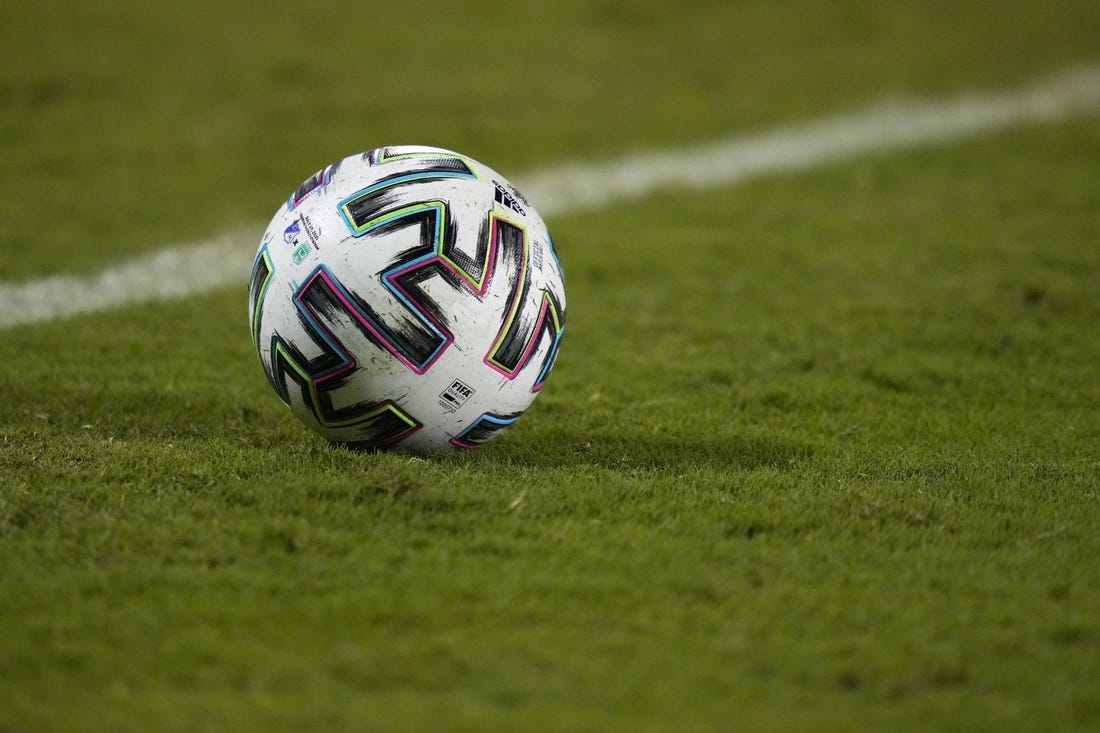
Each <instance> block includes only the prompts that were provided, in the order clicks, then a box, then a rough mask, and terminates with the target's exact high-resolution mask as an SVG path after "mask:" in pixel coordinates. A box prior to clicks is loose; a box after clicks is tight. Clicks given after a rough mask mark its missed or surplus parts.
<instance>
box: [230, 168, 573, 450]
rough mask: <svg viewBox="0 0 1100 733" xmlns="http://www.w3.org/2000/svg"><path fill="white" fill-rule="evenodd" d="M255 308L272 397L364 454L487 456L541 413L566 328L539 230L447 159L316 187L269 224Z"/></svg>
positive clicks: (558, 280) (479, 175)
mask: <svg viewBox="0 0 1100 733" xmlns="http://www.w3.org/2000/svg"><path fill="white" fill-rule="evenodd" d="M249 295H250V297H249V318H250V321H251V326H252V341H253V343H254V344H255V346H256V349H257V351H258V352H259V355H260V361H261V362H262V364H263V368H264V371H265V372H266V373H267V378H268V380H269V381H270V382H271V386H272V387H274V389H275V393H276V394H277V395H278V396H279V398H280V399H281V400H282V401H283V402H284V403H285V404H286V405H287V406H288V407H290V409H291V410H292V411H293V413H294V414H295V415H296V416H297V417H298V418H299V419H300V420H301V421H302V422H303V423H305V424H306V425H307V426H308V427H309V428H311V429H312V430H314V431H316V432H317V433H319V434H321V435H322V436H324V437H325V438H327V439H328V440H330V441H332V442H334V443H340V444H347V445H349V446H353V447H359V448H365V449H388V448H398V449H400V450H406V451H410V452H414V453H431V452H438V451H443V450H450V449H453V448H473V447H476V446H479V445H481V444H482V443H485V442H486V441H488V440H489V439H491V438H493V437H494V436H496V435H497V434H499V433H500V431H502V430H503V429H504V428H506V427H508V426H509V425H511V424H512V423H514V422H515V421H516V419H517V418H519V416H520V415H521V414H522V413H523V411H524V410H526V409H527V407H528V406H529V405H530V404H531V402H532V400H534V398H535V396H536V395H537V394H538V392H539V390H540V389H541V388H542V386H543V383H544V382H545V381H546V377H547V375H549V373H550V369H551V367H553V365H554V360H555V358H556V357H557V354H558V346H559V344H560V343H561V336H562V331H563V329H564V327H565V283H564V280H563V278H562V269H561V264H560V262H559V261H558V257H557V255H556V253H555V252H554V245H553V242H552V241H551V239H550V233H549V232H548V231H547V230H546V225H545V224H544V223H543V221H542V218H541V217H539V215H538V213H537V212H536V211H535V210H534V208H533V207H532V206H531V204H530V203H528V201H527V200H526V199H525V198H524V197H523V195H522V194H520V192H519V191H518V190H516V188H515V187H514V186H512V185H511V184H510V183H508V181H506V180H505V179H504V178H503V177H502V176H500V175H499V174H498V173H496V172H495V171H493V170H492V169H491V168H488V167H487V166H484V165H482V164H481V163H478V162H477V161H475V160H472V159H470V158H468V157H466V156H464V155H459V154H458V153H455V152H451V151H449V150H443V149H441V148H430V147H421V146H393V147H385V148H376V149H374V150H371V151H368V152H366V153H362V154H361V155H353V156H350V157H347V158H344V159H343V160H340V161H337V162H336V163H333V164H332V165H329V166H327V167H325V168H323V169H322V170H320V171H318V172H317V173H316V174H314V175H313V176H311V177H310V178H309V179H308V180H306V181H305V182H304V183H303V184H302V185H301V186H300V187H299V188H298V190H297V191H296V192H295V193H294V194H293V195H292V196H291V197H290V199H289V200H288V201H287V202H286V203H285V204H283V206H282V207H281V208H280V209H279V211H278V212H277V213H276V214H275V217H274V218H273V219H272V220H271V224H269V225H268V227H267V231H266V232H265V233H264V236H263V240H262V241H261V242H260V247H259V250H258V252H257V253H256V261H255V265H254V266H253V268H252V277H251V282H250V286H249Z"/></svg>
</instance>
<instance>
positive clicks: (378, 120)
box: [0, 0, 1100, 280]
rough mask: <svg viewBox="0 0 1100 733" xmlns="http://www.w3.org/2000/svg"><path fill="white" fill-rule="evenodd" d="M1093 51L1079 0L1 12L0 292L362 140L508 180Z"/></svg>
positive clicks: (254, 199) (247, 204) (65, 7)
mask: <svg viewBox="0 0 1100 733" xmlns="http://www.w3.org/2000/svg"><path fill="white" fill-rule="evenodd" d="M1098 37H1100V10H1098V8H1097V4H1096V3H1095V2H1091V1H1089V0H1060V2H1058V3H1054V4H1037V3H1034V2H1027V1H1026V0H1013V1H1011V2H1001V3H997V4H996V6H990V5H989V4H986V3H978V2H963V3H959V2H945V1H943V2H922V3H903V2H887V3H881V2H872V1H869V0H868V1H859V0H849V1H847V2H843V3H819V2H813V1H811V0H803V1H790V2H778V3H775V2H737V3H731V2H723V1H718V2H704V1H699V0H692V1H691V2H685V3H666V2H658V1H654V0H643V1H640V2H631V3H625V2H606V1H601V2H590V1H588V0H565V1H563V2H556V3H547V4H542V3H527V2H518V3H496V2H480V1H476V0H473V1H467V2H457V3H432V2H415V1H414V2H402V3H381V2H332V3H316V4H310V5H305V4H302V3H293V2H270V3H258V2H244V3H226V2H214V1H213V0H199V1H198V2H193V3H188V4H187V5H186V6H183V5H172V4H168V3H159V2H154V3H147V2H112V3H109V4H101V3H82V2H50V3H38V2H28V1H26V0H10V1H9V2H5V3H4V4H3V7H0V150H2V151H3V155H2V156H0V180H3V181H5V189H6V190H7V192H8V193H7V195H5V196H4V197H3V200H0V218H2V220H3V222H4V226H3V227H2V228H0V278H2V279H5V280H18V279H23V278H27V277H31V276H36V275H42V274H45V273H48V272H56V271H70V270H86V269H89V268H94V267H96V266H99V265H102V264H103V263H105V262H110V261H114V260H117V259H118V258H119V257H121V256H123V255H124V254H126V253H130V252H134V251H139V250H149V249H155V248H157V247H161V246H163V245H165V244H167V243H171V242H178V241H181V240H183V241H186V240H191V239H195V238H201V237H207V236H211V235H214V234H216V233H218V232H220V231H222V230H224V229H226V228H228V227H232V226H237V225H240V224H248V225H252V224H256V223H263V222H266V221H267V219H268V218H269V217H270V215H271V213H272V212H273V211H274V209H275V208H276V207H277V205H278V203H279V202H280V201H281V200H282V198H284V197H285V196H286V195H287V192H288V191H289V190H291V189H292V188H293V187H294V186H296V185H297V184H298V182H300V181H301V180H302V179H304V178H305V177H306V176H308V175H309V174H311V173H312V172H313V171H314V170H316V169H317V168H319V167H321V166H322V165H324V164H325V163H327V162H330V161H332V160H335V159H337V158H340V157H342V156H344V155H347V154H350V153H352V152H355V151H359V150H364V149H368V148H371V147H375V146H378V145H383V144H390V143H400V142H415V143H423V144H433V145H440V146H443V147H451V148H454V149H458V150H461V151H462V152H465V153H467V154H469V155H472V156H473V157H475V158H477V159H480V160H484V161H486V162H487V163H488V164H489V165H491V166H493V167H495V168H497V169H498V170H500V171H502V172H503V173H504V174H505V175H507V176H509V177H511V178H516V177H518V176H519V175H520V174H522V173H523V172H524V171H527V170H530V169H532V168H536V167H538V166H540V165H543V164H547V163H551V162H558V161H562V160H572V159H589V158H592V157H602V156H609V155H613V154H616V153H619V152H624V151H632V150H635V149H638V148H647V147H663V146H668V145H673V144H676V143H687V142H697V141H700V140H703V139H707V138H711V137H715V136H718V135H723V134H728V133H731V132H734V131H738V130H751V129H757V128H761V127H764V126H767V125H769V124H772V123H775V122H778V121H789V120H799V119H804V118H810V117H815V116H818V115H821V114H824V113H827V112H830V111H836V110H840V109H848V108H850V107H851V106H853V105H860V104H865V103H869V102H873V101H876V100H878V99H880V98H881V97H883V96H884V95H890V94H900V93H904V94H943V93H946V92H950V91H954V90H960V89H969V88H972V87H975V86H981V87H996V86H1002V85H1012V84H1016V83H1019V82H1021V81H1025V80H1027V79H1030V78H1032V77H1034V76H1036V75H1040V74H1042V73H1043V72H1045V71H1048V70H1051V69H1055V68H1059V67H1062V66H1065V65H1067V64H1072V63H1075V62H1080V61H1082V60H1088V59H1089V58H1090V57H1091V56H1094V55H1095V54H1096V53H1097V41H1096V39H1097V38H1098ZM536 203H537V202H536Z"/></svg>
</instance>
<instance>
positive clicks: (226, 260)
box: [0, 66, 1100, 329]
mask: <svg viewBox="0 0 1100 733" xmlns="http://www.w3.org/2000/svg"><path fill="white" fill-rule="evenodd" d="M1097 111H1100V66H1089V67H1083V68H1078V69H1071V70H1067V71H1063V72H1060V73H1058V74H1056V75H1054V76H1051V77H1048V78H1046V79H1043V80H1040V81H1038V82H1036V83H1035V84H1031V85H1028V86H1026V87H1021V88H1017V89H1014V90H1010V91H1004V92H987V93H971V94H966V95H962V96H958V97H954V98H949V99H944V100H923V101H922V100H899V101H895V102H892V103H888V104H882V105H878V106H876V107H872V108H870V109H867V110H864V111H860V112H855V113H851V114H846V115H838V116H834V117H827V118H824V119H821V120H818V121H816V122H809V123H806V124H801V125H791V126H786V127H781V128H778V129H775V130H772V131H768V132H764V133H761V134H757V135H745V136H737V137H731V138H727V139H723V140H717V141H713V142H710V143H707V144H703V145H697V146H691V147H684V148H679V149H669V150H657V151H651V152H643V153H635V154H632V155H627V156H624V157H622V158H618V159H616V160H611V161H606V162H599V163H569V164H564V165H559V166H554V167H552V168H548V169H545V170H542V171H536V172H534V173H532V174H530V175H528V176H525V177H517V178H516V179H515V180H516V183H517V185H519V187H520V189H521V190H523V191H524V193H525V194H526V195H527V198H528V199H530V201H531V202H532V203H533V204H534V205H535V207H536V208H537V209H538V210H539V212H540V213H542V215H543V216H545V217H552V216H555V215H563V214H570V213H576V212H580V211H587V210H593V209H598V208H602V207H605V206H607V205H609V204H611V203H614V202H617V201H627V200H632V199H638V198H641V197H644V196H647V195H650V194H652V193H654V192H658V191H663V190H674V189H684V188H712V187H715V186H721V185H730V184H733V183H737V182H740V181H744V180H746V179H749V178H752V177H755V176H762V175H767V174H771V173H779V172H783V171H796V170H803V169H807V168H813V167H816V166H821V165H825V164H828V163H832V162H837V161H842V160H849V159H852V158H856V157H859V156H864V155H870V154H875V153H886V152H893V151H899V150H904V149H907V148H912V147H917V146H925V145H934V144H942V143H947V142H952V141H957V140H961V139H963V138H966V137H971V136H974V135H977V134H980V133H984V132H990V131H994V130H998V129H1002V128H1006V127H1011V126H1016V125H1025V124H1039V123H1054V122H1059V121H1063V120H1067V119H1071V118H1074V117H1080V116H1083V115H1088V114H1093V113H1096V112H1097ZM261 233H262V226H257V227H255V228H254V229H253V228H249V229H244V230H239V231H236V232H231V233H227V234H224V235H221V236H219V237H216V238H213V239H208V240H203V241H199V242H193V243H190V244H182V245H177V246H173V247H168V248H165V249H162V250H159V251H157V252H155V253H152V254H149V255H145V256H141V257H137V258H134V259H131V260H129V261H126V262H123V263H121V264H119V265H116V266H113V267H110V268H108V269H105V270H102V271H100V272H97V273H93V274H89V275H59V276H54V277H47V278H44V279H42V280H35V281H30V282H26V283H15V284H9V283H2V282H0V329H4V328H11V327H14V326H19V325H24V324H29V323H36V322H42V321H51V320H55V319H58V318H64V317H68V316H74V315H79V314H82V313H93V312H96V311H101V310H106V309H108V308H114V307H119V306H124V305H133V304H136V303H145V302H152V301H161V300H173V299H177V298H183V297H187V296H190V295H195V294H198V293H202V292H206V291H209V290H213V289H215V288H220V287H223V286H227V285H231V284H237V285H239V286H240V287H241V288H244V287H245V284H246V283H247V279H248V273H249V270H250V267H251V259H252V256H253V254H254V252H255V248H256V246H257V243H258V242H259V238H260V234H261Z"/></svg>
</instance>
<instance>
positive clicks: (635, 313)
mask: <svg viewBox="0 0 1100 733" xmlns="http://www.w3.org/2000/svg"><path fill="white" fill-rule="evenodd" d="M96 5H97V4H94V3H91V4H89V3H75V2H72V3H53V4H49V3H30V2H23V1H22V0H20V1H19V2H9V3H6V4H4V5H3V6H2V7H0V61H3V63H0V103H2V104H0V176H2V178H3V180H4V181H5V183H4V192H5V195H4V196H3V197H0V220H2V221H3V225H2V226H0V281H6V282H24V281H32V280H34V279H36V278H40V277H42V276H46V275H51V274H64V273H81V272H90V271H93V270H95V269H97V268H100V267H105V266H108V265H111V264H115V263H118V262H121V261H124V260H125V259H126V258H128V257H131V256H133V255H135V254H137V253H140V252H147V251H154V250H157V249H159V248H161V247H163V246H165V245H168V244H172V243H177V242H183V241H189V240H195V239H200V238H203V237H212V236H216V235H218V234H219V233H221V232H223V231H225V230H227V229H231V228H234V227H240V226H242V225H243V226H253V227H255V228H256V231H257V240H258V235H259V232H260V231H261V230H262V226H263V224H262V222H265V221H266V220H267V219H268V218H269V217H270V215H271V213H272V212H273V211H274V210H275V208H276V207H277V206H278V205H279V204H280V203H281V202H282V201H283V200H284V199H285V197H286V196H287V195H288V194H289V192H290V191H292V190H293V189H294V187H295V186H297V185H298V183H299V182H300V181H301V180H302V179H303V178H304V177H306V176H307V175H309V174H310V173H312V172H313V171H314V170H316V169H317V168H318V167H320V166H321V165H323V164H325V163H327V162H329V161H331V160H333V159H336V158H339V157H341V156H343V155H346V154H349V153H352V152H356V151H359V150H365V149H367V148H370V147H374V146H376V145H380V144H386V143H394V142H414V143H423V144H433V145H441V146H445V147H450V148H454V149H457V150H461V151H463V152H466V153H468V154H470V155H472V156H474V157H476V158H478V159H480V160H483V161H485V162H486V163H488V164H490V165H492V166H493V167H494V168H496V169H498V170H500V171H501V172H503V173H504V174H505V175H507V176H509V177H513V176H514V177H519V176H520V174H522V173H524V172H527V171H533V170H538V169H539V168H541V167H544V166H546V165H550V164H553V163H557V162H561V161H567V160H585V159H592V160H598V159H602V158H606V157H609V156H612V155H615V154H619V153H625V152H631V151H636V150H643V149H649V148H662V147H669V146H674V145H683V144H690V143H696V142H702V141H706V140H710V139H713V138H715V137H718V136H722V135H727V134H731V133H738V132H744V133H751V132H754V131H759V130H765V129H768V128H769V127H771V126H774V125H778V124H784V123H790V122H797V121H800V120H812V119H815V118H818V117H820V116H822V115H826V114H832V113H837V112H843V111H846V110H850V109H853V108H858V107H861V106H866V105H869V104H872V103H875V102H877V101H879V100H882V99H884V98H885V99H888V98H892V97H898V96H902V95H907V96H913V95H918V96H929V97H937V96H943V95H947V94H951V93H957V92H962V91H967V90H973V89H1002V88H1008V87H1014V86H1017V85H1020V84H1023V83H1027V82H1029V81H1032V80H1034V79H1036V78H1039V77H1042V76H1044V75H1046V74H1049V73H1051V72H1052V71H1056V70H1058V69H1062V68H1067V67H1072V66H1075V65H1085V64H1095V63H1097V62H1100V44H1098V42H1097V39H1100V7H1098V6H1097V5H1096V3H1095V2H1092V1H1089V2H1085V1H1082V2H1072V1H1069V0H1065V1H1062V0H1059V1H1058V2H1053V3H1045V4H1039V3H1033V2H1022V1H1019V2H1005V3H999V4H997V6H996V10H995V11H991V10H989V9H988V8H986V9H983V7H982V4H979V3H962V4H961V5H962V7H959V6H960V3H957V2H928V3H905V4H903V3H900V2H899V3H875V2H855V1H850V2H844V3H832V4H826V3H816V2H808V1H807V2H783V3H765V2H749V3H727V2H713V3H703V2H689V3H687V4H680V5H669V4H667V3H660V2H634V3H629V4H627V3H622V4H619V3H612V2H583V1H581V0H576V1H574V2H560V3H555V4H553V7H554V8H555V9H554V10H542V11H536V10H534V9H533V5H531V6H529V5H528V4H525V3H517V4H515V5H514V6H512V7H499V4H497V3H489V2H476V3H475V2H469V3H453V4H433V3H416V2H413V3H403V4H381V3H379V4H378V7H372V4H371V3H350V2H349V3H339V4H336V3H332V4H326V5H325V6H324V7H323V8H319V9H309V8H308V6H307V5H303V4H300V3H264V4H262V5H261V4H258V3H257V4H254V5H252V6H251V7H248V8H246V9H242V8H241V7H239V6H230V5H229V4H226V3H213V2H195V3H189V4H188V5H187V9H186V10H184V9H183V8H184V6H182V5H181V6H180V7H179V8H178V9H175V10H171V11H169V10H167V9H166V8H161V7H158V4H155V3H139V2H133V3H112V4H109V8H110V9H107V8H97V7H95V6H96ZM534 203H535V204H536V205H537V204H538V202H537V201H535V202H534ZM258 222H259V224H257V223H258ZM549 225H550V229H551V231H552V232H553V233H554V238H555V241H556V243H557V245H558V251H559V254H560V255H561V258H562V261H563V264H564V267H565V269H566V273H567V279H568V286H569V327H568V333H567V334H566V337H565V340H564V343H563V346H562V351H561V356H560V358H559V361H558V364H557V366H556V367H555V370H554V373H553V375H552V376H551V378H550V380H549V382H548V383H547V386H546V389H545V390H544V392H543V394H542V395H541V396H540V397H539V399H538V400H537V401H536V402H535V404H534V406H533V407H532V408H531V410H530V411H529V412H528V414H527V415H526V416H525V417H524V418H523V419H522V420H521V421H519V422H518V423H517V424H516V426H514V427H513V428H511V429H510V430H508V431H506V432H505V433H504V434H503V435H502V436H501V437H500V438H498V439H497V440H495V441H494V442H492V443H491V444H489V445H488V446H486V447H484V448H483V449H480V450H478V451H474V452H468V453H462V454H455V455H450V456H446V457H442V458H434V459H430V460H423V459H415V458H410V457H407V456H401V455H390V454H382V455H367V454H356V453H352V452H348V451H346V450H343V449H336V448H332V447H329V446H328V445H326V444H325V443H324V442H323V441H321V440H320V439H319V438H316V437H314V436H312V434H310V433H308V432H307V431H306V430H305V429H304V428H303V427H302V426H301V425H300V424H299V423H298V422H297V421H295V420H294V418H293V417H292V416H291V414H290V413H289V412H288V411H287V410H286V409H285V408H284V407H283V406H282V405H281V404H280V403H279V402H278V400H277V399H276V397H275V396H274V394H273V393H272V391H271V389H270V387H269V386H268V384H267V382H266V380H265V379H264V376H263V373H262V370H261V369H260V366H259V363H258V360H257V359H256V355H255V351H254V349H253V347H252V344H251V343H250V341H249V335H248V325H247V302H246V301H247V297H246V289H247V279H248V271H247V264H246V265H245V266H244V268H243V269H242V272H241V276H240V283H241V285H240V287H237V288H223V289H218V290H216V291H214V292H212V293H206V294H202V295H197V296H194V297H191V298H187V299H184V300H180V301H176V302H171V303H161V304H155V305H139V306H133V307H128V308H123V309H117V310H110V311H106V312H101V313H96V314H91V315H87V316H81V317H78V318H74V319H69V320H63V321H52V322H44V323H37V324H32V325H27V326H22V327H18V328H14V329H9V330H5V331H0V628H2V629H3V634H2V635H0V731H3V732H4V733H8V732H9V731H10V732H12V733H15V732H17V731H18V732H22V731H40V730H41V731H83V730H97V731H115V730H117V731H161V730H180V731H193V730H257V731H274V730H372V731H422V730H456V731H457V730H463V731H467V730H468V731H490V730H500V731H516V730H522V731H589V730H608V731H611V730H616V731H618V730H624V731H626V730H629V731H704V730H707V731H709V730H715V731H717V730H743V729H750V730H768V731H778V730H853V731H856V730H859V731H863V730H891V731H907V730H930V729H934V730H990V731H992V730H1043V731H1048V730H1082V731H1084V730H1096V729H1097V727H1098V726H1100V685H1098V680H1100V561H1098V558H1100V367H1098V364H1100V337H1098V335H1097V334H1098V331H1097V323H1098V322H1100V116H1091V117H1083V118H1079V119H1077V120H1074V121H1070V122H1066V123H1062V124H1058V125H1047V126H1037V127H1035V126H1032V127H1020V128H1014V129H1011V130H1007V131H1003V132H999V133H997V134H991V135H985V136H981V137H979V138H976V139H971V140H968V141H964V142H960V143H957V144H951V145H945V146H936V147H925V148H919V149H915V150H910V151H906V152H903V153H898V154H891V155H882V156H874V157H866V158H860V159H858V160H855V161H850V162H846V163H840V164H835V165H830V166H825V167H821V168H818V169H815V170H811V171H806V172H800V173H789V174H783V175H775V176H769V177H763V178H760V179H757V180H753V181H750V182H748V183H745V184H742V185H737V186H730V187H725V188H717V189H713V190H708V191H693V192H681V193H677V192H669V193H663V194H660V195H654V196H651V197H648V198H645V199H643V200H640V201H637V202H633V203H629V204H619V205H615V206H611V207H608V208H604V209H601V210H598V211H594V212H589V213H584V214H575V215H566V216H558V217H555V218H553V219H551V220H550V221H549Z"/></svg>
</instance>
